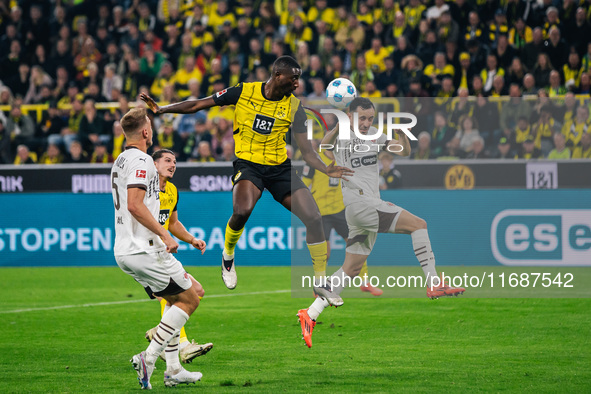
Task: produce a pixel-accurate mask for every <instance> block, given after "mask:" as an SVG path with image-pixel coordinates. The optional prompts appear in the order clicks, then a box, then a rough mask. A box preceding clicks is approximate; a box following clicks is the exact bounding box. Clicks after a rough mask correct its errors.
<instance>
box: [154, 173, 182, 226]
mask: <svg viewBox="0 0 591 394" xmlns="http://www.w3.org/2000/svg"><path fill="white" fill-rule="evenodd" d="M178 203H179V192H178V190H177V189H176V186H175V185H173V184H172V182H170V181H169V182H166V186H164V191H162V190H160V214H159V215H158V222H159V223H160V224H161V225H162V226H164V228H165V229H167V230H168V221H169V219H170V215H171V214H172V213H173V212H174V211H176V208H177V205H178Z"/></svg>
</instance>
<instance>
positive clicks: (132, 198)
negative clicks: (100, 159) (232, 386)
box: [111, 108, 202, 389]
mask: <svg viewBox="0 0 591 394" xmlns="http://www.w3.org/2000/svg"><path fill="white" fill-rule="evenodd" d="M121 126H122V127H123V132H124V134H125V138H126V143H127V145H126V148H125V151H124V152H123V153H121V154H120V155H119V157H117V161H116V162H115V163H114V165H113V168H112V169H111V184H112V186H113V190H112V193H113V203H114V205H115V246H114V247H113V250H114V253H115V260H116V261H117V265H119V267H120V268H121V269H122V270H123V272H125V273H126V274H128V275H130V276H131V277H133V278H134V279H135V280H136V281H137V282H138V283H140V284H141V285H142V286H143V287H144V288H145V289H146V291H147V292H148V294H152V293H153V294H154V295H156V296H160V297H163V298H164V299H166V300H167V301H168V302H169V303H170V305H171V307H170V308H169V309H168V310H167V311H166V312H165V313H164V315H163V316H162V320H161V321H160V324H159V325H158V330H157V332H156V334H155V335H154V338H153V339H152V341H151V342H150V345H149V346H148V348H147V349H146V350H145V351H143V352H141V353H139V354H136V355H135V356H133V358H132V359H131V362H132V364H133V367H134V369H135V370H136V372H137V374H138V380H139V383H140V386H141V388H142V389H151V388H152V385H151V384H150V376H151V375H152V372H153V371H154V364H155V363H156V359H157V358H158V355H159V354H160V353H161V352H162V351H163V350H165V354H166V371H165V372H164V384H165V385H166V386H169V387H172V386H176V385H177V384H179V383H186V384H188V383H195V382H196V381H198V380H200V379H201V376H202V375H201V373H200V372H189V371H187V370H185V369H184V368H183V367H182V366H181V364H180V362H179V357H178V353H179V333H180V330H181V328H182V327H183V326H184V325H185V323H186V322H187V320H188V319H189V316H190V315H191V314H192V313H193V312H194V311H195V309H196V308H197V306H198V305H199V297H198V294H197V290H196V281H195V279H194V278H193V277H192V276H191V275H189V274H188V273H187V272H185V270H184V269H183V266H182V265H181V263H180V262H179V261H178V260H177V259H176V258H174V256H173V255H172V253H176V252H177V249H178V246H179V245H178V243H177V242H176V241H175V240H174V239H173V238H172V236H171V235H170V234H169V233H168V231H166V230H165V229H164V227H162V226H161V225H160V223H158V220H157V217H158V214H159V212H160V200H159V194H160V182H159V178H158V173H157V171H156V167H155V165H154V161H153V160H152V157H151V156H149V155H148V154H147V153H146V151H147V150H148V147H150V145H151V144H152V136H153V131H152V126H151V124H150V120H149V119H148V116H147V115H146V110H145V109H143V108H134V109H131V110H130V111H129V112H127V113H126V114H125V115H124V116H123V118H121Z"/></svg>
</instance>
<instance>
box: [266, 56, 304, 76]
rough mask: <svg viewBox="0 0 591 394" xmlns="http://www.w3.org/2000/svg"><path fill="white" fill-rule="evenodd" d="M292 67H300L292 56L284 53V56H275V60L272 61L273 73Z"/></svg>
mask: <svg viewBox="0 0 591 394" xmlns="http://www.w3.org/2000/svg"><path fill="white" fill-rule="evenodd" d="M292 68H300V69H301V68H302V67H301V66H300V65H299V63H298V62H297V60H295V59H294V58H293V57H291V56H288V55H285V56H280V57H278V58H277V60H275V62H273V73H275V72H277V71H279V72H281V71H283V70H291V69H292Z"/></svg>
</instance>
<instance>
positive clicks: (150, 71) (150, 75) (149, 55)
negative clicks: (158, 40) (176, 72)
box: [140, 44, 165, 81]
mask: <svg viewBox="0 0 591 394" xmlns="http://www.w3.org/2000/svg"><path fill="white" fill-rule="evenodd" d="M164 61H165V59H164V56H162V54H161V53H160V52H156V51H155V49H154V48H153V47H152V45H151V44H146V45H145V46H144V51H143V55H142V58H141V59H140V72H141V73H142V74H144V75H145V76H146V79H148V80H150V81H153V80H154V78H156V76H157V75H158V73H159V72H160V68H161V67H162V64H163V63H164Z"/></svg>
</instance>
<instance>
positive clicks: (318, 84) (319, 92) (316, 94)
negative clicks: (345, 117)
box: [307, 78, 326, 100]
mask: <svg viewBox="0 0 591 394" xmlns="http://www.w3.org/2000/svg"><path fill="white" fill-rule="evenodd" d="M307 98H308V99H309V100H323V99H326V90H325V89H324V81H323V80H322V79H320V78H312V92H311V93H308V97H307Z"/></svg>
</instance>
